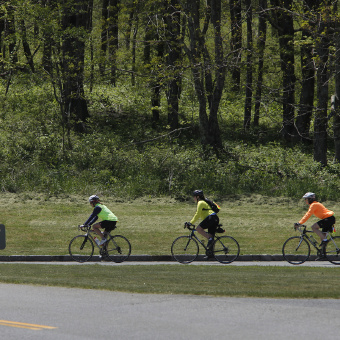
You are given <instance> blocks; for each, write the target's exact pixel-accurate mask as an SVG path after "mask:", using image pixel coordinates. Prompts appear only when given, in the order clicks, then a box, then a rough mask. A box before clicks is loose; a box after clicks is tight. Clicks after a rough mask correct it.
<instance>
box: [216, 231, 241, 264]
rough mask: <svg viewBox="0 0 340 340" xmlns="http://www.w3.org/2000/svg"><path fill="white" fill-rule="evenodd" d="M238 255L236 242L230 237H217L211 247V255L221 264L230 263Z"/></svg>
mask: <svg viewBox="0 0 340 340" xmlns="http://www.w3.org/2000/svg"><path fill="white" fill-rule="evenodd" d="M239 254H240V246H239V244H238V242H237V241H236V240H235V239H234V238H233V237H231V236H221V237H218V238H217V239H216V240H215V242H214V245H213V255H214V257H215V259H216V260H217V261H219V262H221V263H231V262H233V261H235V260H236V259H237V258H238V256H239Z"/></svg>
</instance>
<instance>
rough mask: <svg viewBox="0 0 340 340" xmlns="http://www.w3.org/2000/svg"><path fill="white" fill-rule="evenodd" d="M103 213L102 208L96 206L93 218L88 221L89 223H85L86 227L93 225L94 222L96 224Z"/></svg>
mask: <svg viewBox="0 0 340 340" xmlns="http://www.w3.org/2000/svg"><path fill="white" fill-rule="evenodd" d="M101 211H102V208H101V207H98V206H96V207H95V208H94V209H93V212H92V214H91V216H90V217H89V218H88V219H87V221H86V222H85V223H84V224H85V225H91V224H93V223H94V222H96V221H97V220H98V214H99V213H100V212H101Z"/></svg>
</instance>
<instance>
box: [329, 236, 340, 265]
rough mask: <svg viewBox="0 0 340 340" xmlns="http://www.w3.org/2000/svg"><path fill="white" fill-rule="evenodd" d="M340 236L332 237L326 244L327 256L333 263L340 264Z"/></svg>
mask: <svg viewBox="0 0 340 340" xmlns="http://www.w3.org/2000/svg"><path fill="white" fill-rule="evenodd" d="M339 247H340V236H335V237H332V238H331V239H330V240H329V241H328V243H327V245H326V258H327V260H328V261H329V262H331V263H333V264H337V265H339V264H340V248H339Z"/></svg>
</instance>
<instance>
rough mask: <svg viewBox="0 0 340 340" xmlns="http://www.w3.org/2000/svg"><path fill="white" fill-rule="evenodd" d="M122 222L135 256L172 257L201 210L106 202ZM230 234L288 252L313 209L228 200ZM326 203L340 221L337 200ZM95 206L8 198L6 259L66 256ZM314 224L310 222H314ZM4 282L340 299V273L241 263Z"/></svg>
mask: <svg viewBox="0 0 340 340" xmlns="http://www.w3.org/2000/svg"><path fill="white" fill-rule="evenodd" d="M103 201H104V203H105V204H107V205H108V207H110V208H111V209H112V210H113V211H114V212H115V213H116V214H117V216H118V217H119V220H120V222H119V228H118V231H117V233H121V234H122V235H124V236H126V237H128V238H129V240H130V242H131V244H132V254H148V255H155V254H160V255H164V254H165V255H169V254H170V247H171V244H172V241H173V240H174V239H175V238H176V237H177V236H179V235H183V234H185V233H186V231H185V230H184V229H183V223H184V221H188V220H190V219H191V217H192V216H193V215H194V213H195V205H194V204H193V202H191V201H188V202H178V201H175V200H173V199H170V198H150V197H148V198H143V199H137V200H133V201H126V202H124V201H123V200H120V199H117V198H115V199H114V198H112V197H103ZM219 203H220V205H221V208H222V210H221V212H220V213H219V216H220V220H221V222H222V223H223V225H224V226H225V228H226V230H227V234H229V235H232V236H234V237H235V238H236V239H237V240H238V241H239V243H240V246H241V254H281V248H282V244H283V242H284V241H285V240H286V239H287V238H288V237H289V236H291V235H294V234H295V233H294V231H293V228H292V225H293V222H295V221H298V220H299V219H300V217H301V216H302V215H303V214H304V213H305V212H306V209H307V206H306V205H305V204H304V203H303V202H302V201H292V200H289V199H283V198H280V199H274V198H268V197H263V196H251V197H248V196H238V197H228V198H225V199H224V200H222V201H221V202H219ZM325 204H326V206H327V207H328V208H330V209H333V210H334V211H335V214H336V215H337V216H340V208H339V206H338V205H337V203H336V202H326V203H325ZM91 211H92V209H91V207H90V206H89V204H88V203H87V200H86V197H79V196H78V197H77V196H66V197H65V196H64V197H59V198H58V197H48V196H45V195H38V194H32V195H31V194H28V193H26V194H9V193H2V196H1V199H0V223H1V224H4V225H5V226H6V236H7V237H6V240H7V247H6V248H5V249H4V250H1V252H0V254H1V255H34V254H36V255H41V254H42V255H64V254H68V244H69V241H70V239H71V238H72V237H74V236H75V235H77V234H78V233H79V231H78V230H77V228H76V226H77V225H78V224H81V223H83V222H84V221H85V220H86V219H87V217H88V216H89V214H90V213H91ZM314 220H315V219H313V220H312V221H311V222H310V223H309V225H310V224H311V223H312V222H313V221H314ZM0 271H1V277H0V282H4V283H19V284H37V285H51V286H64V287H77V288H93V289H109V290H114V291H123V292H137V293H164V294H199V295H218V296H249V297H277V298H339V297H340V296H339V295H340V293H339V290H338V281H339V279H340V268H308V267H303V266H298V267H294V266H292V267H285V268H282V267H255V266H254V267H236V266H228V265H226V266H207V265H205V266H200V265H197V266H186V265H159V266H158V265H157V266H155V265H142V266H131V265H128V266H124V265H123V266H101V265H98V264H94V265H89V266H86V265H85V266H84V265H75V266H73V265H72V266H63V265H36V264H19V263H4V264H0Z"/></svg>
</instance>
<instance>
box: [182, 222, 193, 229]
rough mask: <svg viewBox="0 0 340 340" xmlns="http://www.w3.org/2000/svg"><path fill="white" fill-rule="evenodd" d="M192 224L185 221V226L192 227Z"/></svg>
mask: <svg viewBox="0 0 340 340" xmlns="http://www.w3.org/2000/svg"><path fill="white" fill-rule="evenodd" d="M191 225H192V224H191V223H190V222H185V223H184V228H187V227H190V226H191Z"/></svg>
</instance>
